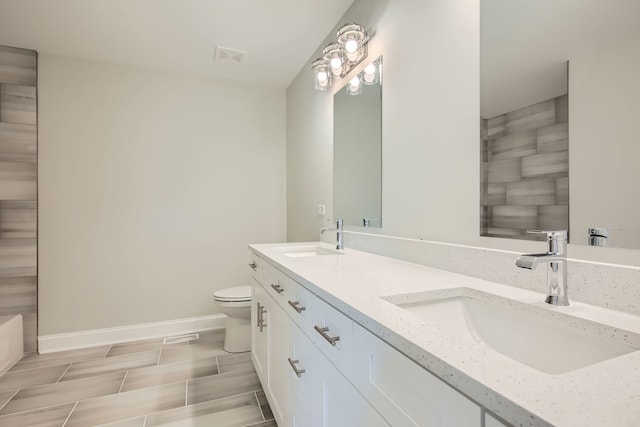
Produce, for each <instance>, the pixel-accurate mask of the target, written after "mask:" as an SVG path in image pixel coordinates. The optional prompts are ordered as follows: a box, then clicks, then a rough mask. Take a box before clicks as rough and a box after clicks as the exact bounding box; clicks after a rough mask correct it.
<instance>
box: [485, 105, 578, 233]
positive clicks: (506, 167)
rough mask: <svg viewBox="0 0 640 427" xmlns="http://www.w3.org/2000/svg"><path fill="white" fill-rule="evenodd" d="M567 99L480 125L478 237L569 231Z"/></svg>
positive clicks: (518, 111)
mask: <svg viewBox="0 0 640 427" xmlns="http://www.w3.org/2000/svg"><path fill="white" fill-rule="evenodd" d="M568 121H569V120H568V97H567V95H562V96H559V97H557V98H553V99H549V100H547V101H543V102H539V103H537V104H533V105H530V106H527V107H524V108H520V109H518V110H514V111H511V112H508V113H506V114H503V115H500V116H497V117H494V118H490V119H483V120H482V133H481V135H482V140H481V159H482V164H481V173H482V181H481V186H482V190H481V191H482V192H481V211H480V212H481V213H480V215H481V218H480V221H481V235H483V236H492V237H503V238H514V239H528V240H540V236H539V235H531V234H528V233H527V230H531V229H543V230H554V229H557V230H559V229H568V227H569V138H568Z"/></svg>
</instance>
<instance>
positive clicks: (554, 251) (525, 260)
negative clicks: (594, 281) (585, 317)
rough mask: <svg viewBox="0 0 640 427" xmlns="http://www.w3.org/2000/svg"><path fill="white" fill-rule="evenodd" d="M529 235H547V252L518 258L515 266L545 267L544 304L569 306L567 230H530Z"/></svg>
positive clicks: (528, 267)
mask: <svg viewBox="0 0 640 427" xmlns="http://www.w3.org/2000/svg"><path fill="white" fill-rule="evenodd" d="M529 233H538V234H546V235H547V245H548V248H547V252H546V253H540V254H524V255H521V256H520V257H518V259H517V260H516V265H517V266H518V267H520V268H526V269H529V270H533V269H534V268H536V266H538V264H546V265H547V285H548V291H547V297H546V299H545V302H546V303H548V304H553V305H569V297H568V296H567V230H557V231H543V230H532V231H529Z"/></svg>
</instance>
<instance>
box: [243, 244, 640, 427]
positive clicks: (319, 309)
mask: <svg viewBox="0 0 640 427" xmlns="http://www.w3.org/2000/svg"><path fill="white" fill-rule="evenodd" d="M249 249H250V251H249V255H250V259H249V264H250V270H249V271H250V274H251V285H252V291H253V295H252V296H253V299H252V320H251V321H252V360H253V363H254V365H255V367H256V371H257V372H258V376H259V377H260V380H261V382H262V385H263V388H264V390H265V393H266V395H267V398H268V400H269V403H270V405H271V408H272V410H273V412H274V416H275V419H276V421H277V422H278V425H279V426H280V427H283V426H337V425H345V426H347V425H348V426H352V425H353V426H357V425H366V426H385V425H392V426H478V427H480V426H491V427H495V426H501V425H518V426H520V425H522V426H549V425H554V426H584V425H589V426H598V425H601V426H613V425H615V426H632V425H637V424H638V422H640V407H638V405H637V399H638V397H639V396H640V370H639V369H640V368H639V367H640V352H638V351H637V350H638V349H639V348H640V319H638V317H637V316H634V315H631V314H625V313H620V312H617V311H613V310H607V309H604V308H600V307H595V306H589V305H587V304H582V303H574V302H572V303H571V305H570V306H569V307H551V306H548V305H547V304H545V303H544V302H543V300H544V295H541V294H538V293H536V292H531V291H527V290H523V289H519V288H515V287H511V286H505V285H501V284H498V283H493V282H489V281H485V280H480V279H476V278H473V277H469V276H463V275H459V274H455V273H450V272H446V271H442V270H436V269H433V268H429V267H425V266H421V265H416V264H411V263H407V262H403V261H398V260H394V259H391V258H386V257H382V256H378V255H374V254H370V253H366V252H360V251H356V250H352V249H345V250H344V252H343V253H338V252H337V251H335V250H334V249H333V247H332V246H330V245H326V244H323V243H315V242H314V243H292V244H259V245H250V247H249Z"/></svg>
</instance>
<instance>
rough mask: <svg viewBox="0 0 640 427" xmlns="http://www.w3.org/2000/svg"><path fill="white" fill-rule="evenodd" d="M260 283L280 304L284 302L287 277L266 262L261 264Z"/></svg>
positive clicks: (287, 282) (287, 283) (287, 285)
mask: <svg viewBox="0 0 640 427" xmlns="http://www.w3.org/2000/svg"><path fill="white" fill-rule="evenodd" d="M262 285H263V286H264V288H265V289H266V290H267V292H268V293H269V295H271V296H272V297H273V299H275V300H276V301H277V302H278V303H279V304H280V305H282V304H283V303H286V296H285V294H286V293H287V292H288V287H289V278H288V277H287V276H286V275H285V274H284V273H282V272H281V271H280V270H278V269H277V268H275V267H273V266H272V265H271V264H268V263H266V262H265V263H264V264H263V265H262Z"/></svg>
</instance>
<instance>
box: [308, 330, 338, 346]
mask: <svg viewBox="0 0 640 427" xmlns="http://www.w3.org/2000/svg"><path fill="white" fill-rule="evenodd" d="M313 329H315V330H316V331H317V332H318V333H319V334H320V335H322V338H324V339H325V340H327V342H328V343H329V344H331V345H332V346H334V347H335V345H336V341H340V337H339V336H336V337H332V336H330V335H329V334H327V332H328V331H329V328H321V327H320V326H317V325H316V326H314V327H313Z"/></svg>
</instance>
